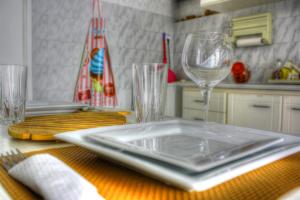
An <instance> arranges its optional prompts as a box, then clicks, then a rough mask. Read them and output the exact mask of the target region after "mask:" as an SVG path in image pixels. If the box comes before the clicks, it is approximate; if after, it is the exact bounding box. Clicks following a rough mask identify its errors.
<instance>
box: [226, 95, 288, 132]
mask: <svg viewBox="0 0 300 200" xmlns="http://www.w3.org/2000/svg"><path fill="white" fill-rule="evenodd" d="M281 108H282V97H281V96H275V95H274V96H273V95H257V94H229V95H228V123H229V124H233V125H237V126H243V127H249V128H256V129H262V130H272V131H281Z"/></svg>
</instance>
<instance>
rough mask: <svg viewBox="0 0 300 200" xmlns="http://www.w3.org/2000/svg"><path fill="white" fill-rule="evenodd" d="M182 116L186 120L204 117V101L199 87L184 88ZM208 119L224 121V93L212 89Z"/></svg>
mask: <svg viewBox="0 0 300 200" xmlns="http://www.w3.org/2000/svg"><path fill="white" fill-rule="evenodd" d="M182 107H183V110H182V117H183V118H184V119H187V120H203V119H204V114H205V112H204V101H203V97H202V95H201V94H200V91H199V89H192V88H184V89H183V103H182ZM208 121H212V122H218V123H226V93H225V92H219V91H214V92H213V93H212V96H211V101H210V106H209V113H208Z"/></svg>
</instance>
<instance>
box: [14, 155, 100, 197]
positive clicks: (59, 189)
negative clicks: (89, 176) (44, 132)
mask: <svg viewBox="0 0 300 200" xmlns="http://www.w3.org/2000/svg"><path fill="white" fill-rule="evenodd" d="M8 173H9V174H10V175H11V176H12V177H14V178H15V179H17V180H19V181H20V182H22V183H23V184H24V185H26V186H28V187H29V188H31V189H32V190H33V191H35V192H36V193H37V194H39V195H41V196H42V197H43V198H44V199H47V200H71V199H72V200H87V199H88V200H103V199H104V198H102V197H101V196H100V195H99V194H98V192H97V189H96V188H95V187H94V186H93V185H92V184H91V183H89V182H88V181H87V180H85V179H84V178H83V177H82V176H80V175H79V174H78V173H76V172H75V171H74V170H73V169H71V168H70V167H69V166H67V165H66V164H65V163H63V162H62V161H60V160H58V159H57V158H55V157H53V156H51V155H49V154H39V155H34V156H31V157H29V158H27V159H25V160H24V161H22V162H20V163H18V164H17V165H15V166H14V167H12V168H11V169H10V170H9V171H8Z"/></svg>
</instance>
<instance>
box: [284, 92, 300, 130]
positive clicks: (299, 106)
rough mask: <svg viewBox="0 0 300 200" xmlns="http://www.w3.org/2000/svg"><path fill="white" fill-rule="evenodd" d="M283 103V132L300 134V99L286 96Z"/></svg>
mask: <svg viewBox="0 0 300 200" xmlns="http://www.w3.org/2000/svg"><path fill="white" fill-rule="evenodd" d="M283 102H284V104H283V123H282V126H283V127H282V128H283V132H286V133H299V134H300V97H299V96H286V97H284V101H283Z"/></svg>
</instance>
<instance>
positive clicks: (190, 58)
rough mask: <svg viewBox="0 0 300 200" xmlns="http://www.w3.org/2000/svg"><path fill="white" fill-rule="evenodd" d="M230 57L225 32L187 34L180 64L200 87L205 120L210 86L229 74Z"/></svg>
mask: <svg viewBox="0 0 300 200" xmlns="http://www.w3.org/2000/svg"><path fill="white" fill-rule="evenodd" d="M231 59H232V47H231V42H230V41H229V39H228V37H227V35H226V34H223V33H217V32H200V33H195V34H194V33H193V34H188V36H187V38H186V41H185V45H184V48H183V53H182V66H183V69H184V72H185V73H186V74H187V76H188V77H190V78H191V79H192V80H193V81H194V82H195V83H196V84H197V85H198V86H199V87H200V88H201V93H202V95H203V103H204V108H205V117H204V118H205V121H207V119H208V109H209V100H210V95H211V91H212V88H213V87H214V86H216V85H217V84H218V83H219V82H221V81H222V80H223V79H224V78H226V76H227V75H228V74H229V72H230V67H231Z"/></svg>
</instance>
